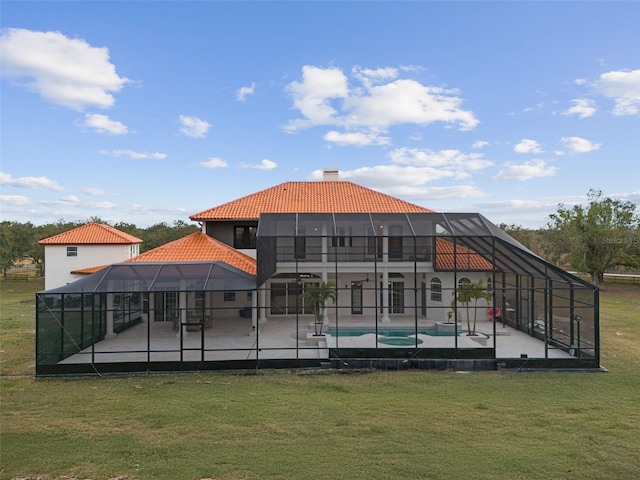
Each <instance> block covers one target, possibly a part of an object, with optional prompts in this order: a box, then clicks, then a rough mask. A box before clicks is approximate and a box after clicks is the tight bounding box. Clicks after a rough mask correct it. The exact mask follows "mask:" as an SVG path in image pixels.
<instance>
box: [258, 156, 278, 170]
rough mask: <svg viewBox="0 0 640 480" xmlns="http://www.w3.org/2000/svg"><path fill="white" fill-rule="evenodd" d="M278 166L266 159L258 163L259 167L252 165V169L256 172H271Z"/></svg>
mask: <svg viewBox="0 0 640 480" xmlns="http://www.w3.org/2000/svg"><path fill="white" fill-rule="evenodd" d="M277 167H278V164H277V163H276V162H273V161H271V160H267V159H266V158H265V159H264V160H262V161H261V162H260V164H259V165H254V166H253V167H252V168H256V169H258V170H273V169H274V168H277Z"/></svg>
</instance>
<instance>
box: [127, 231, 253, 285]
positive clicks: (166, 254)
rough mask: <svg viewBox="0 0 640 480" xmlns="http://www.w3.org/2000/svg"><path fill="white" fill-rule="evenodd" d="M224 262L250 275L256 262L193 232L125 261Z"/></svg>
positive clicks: (200, 233) (216, 241) (202, 234)
mask: <svg viewBox="0 0 640 480" xmlns="http://www.w3.org/2000/svg"><path fill="white" fill-rule="evenodd" d="M218 261H220V262H224V263H226V264H228V265H231V266H232V267H235V268H237V269H239V270H242V271H243V272H246V273H249V274H251V275H255V274H256V261H255V259H254V258H251V257H249V256H248V255H245V254H244V253H241V252H239V251H237V250H234V249H233V248H231V247H229V246H228V245H225V244H224V243H222V242H219V241H218V240H215V239H213V238H211V237H210V236H208V235H206V234H204V233H202V232H195V233H192V234H190V235H187V236H186V237H182V238H180V239H178V240H174V241H173V242H169V243H167V244H165V245H161V246H160V247H157V248H154V249H153V250H148V251H146V252H144V253H141V254H140V255H138V256H136V257H133V258H130V259H129V260H126V261H125V263H129V262H147V263H149V262H218Z"/></svg>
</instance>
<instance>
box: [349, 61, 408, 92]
mask: <svg viewBox="0 0 640 480" xmlns="http://www.w3.org/2000/svg"><path fill="white" fill-rule="evenodd" d="M351 72H352V74H353V76H354V77H355V78H357V79H358V80H360V81H361V82H362V83H363V84H364V85H365V86H366V87H367V88H369V87H371V85H373V84H374V83H382V82H385V81H387V80H393V79H395V78H397V77H398V69H397V68H393V67H385V68H376V69H370V68H362V67H359V66H356V67H353V68H352V69H351Z"/></svg>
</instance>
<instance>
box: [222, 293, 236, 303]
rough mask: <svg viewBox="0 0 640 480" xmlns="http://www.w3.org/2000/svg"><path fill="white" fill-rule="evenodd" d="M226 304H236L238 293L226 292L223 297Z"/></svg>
mask: <svg viewBox="0 0 640 480" xmlns="http://www.w3.org/2000/svg"><path fill="white" fill-rule="evenodd" d="M223 299H224V301H225V302H235V301H236V292H224V297H223Z"/></svg>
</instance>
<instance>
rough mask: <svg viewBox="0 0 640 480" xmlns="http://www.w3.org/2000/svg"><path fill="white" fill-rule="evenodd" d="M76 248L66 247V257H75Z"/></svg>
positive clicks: (76, 253)
mask: <svg viewBox="0 0 640 480" xmlns="http://www.w3.org/2000/svg"><path fill="white" fill-rule="evenodd" d="M77 256H78V247H67V257H77Z"/></svg>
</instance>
